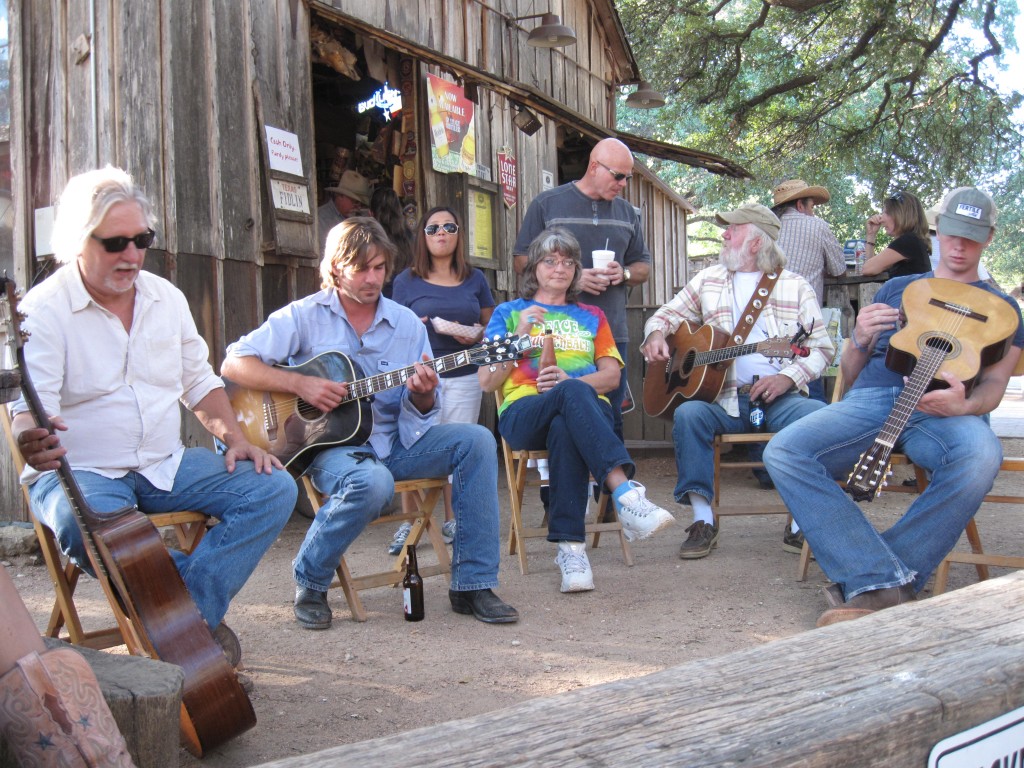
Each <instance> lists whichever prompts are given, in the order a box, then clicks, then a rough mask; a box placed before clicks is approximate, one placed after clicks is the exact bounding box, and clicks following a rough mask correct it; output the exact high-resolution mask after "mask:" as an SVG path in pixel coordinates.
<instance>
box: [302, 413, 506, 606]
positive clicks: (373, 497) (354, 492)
mask: <svg viewBox="0 0 1024 768" xmlns="http://www.w3.org/2000/svg"><path fill="white" fill-rule="evenodd" d="M307 474H308V475H309V477H310V479H311V480H312V481H313V485H314V486H315V487H316V489H317V490H318V491H320V492H321V493H324V494H328V495H329V496H330V498H329V499H328V500H327V502H326V503H325V504H324V505H323V506H322V507H321V508H320V511H319V512H318V513H317V515H316V518H315V519H314V520H313V522H312V523H311V525H310V527H309V532H308V533H307V534H306V539H305V541H303V543H302V546H301V547H300V548H299V553H298V555H297V556H296V558H295V562H294V575H295V581H296V583H297V584H299V585H300V586H303V587H307V588H309V589H315V590H318V591H321V592H324V591H326V590H327V588H328V586H329V585H330V583H331V580H332V578H333V576H334V569H335V568H337V567H338V561H339V560H340V558H341V555H342V554H344V552H345V550H346V549H348V547H349V545H350V544H351V543H352V542H353V541H355V539H356V537H357V536H359V534H360V532H362V530H363V528H365V527H366V525H367V524H368V523H369V522H370V521H372V520H374V519H375V518H376V517H377V516H378V515H380V513H381V510H383V509H384V508H385V507H386V506H387V505H388V504H390V503H391V498H392V496H393V495H394V487H395V483H394V481H395V480H415V479H422V478H430V477H447V476H448V475H451V483H452V509H453V511H454V512H455V520H456V523H457V525H456V528H455V539H454V541H453V542H452V578H451V588H452V589H453V590H455V591H457V592H462V591H468V590H475V589H493V588H494V587H496V586H498V561H499V548H500V542H499V532H498V461H497V447H496V446H495V443H494V436H493V435H492V434H491V433H490V432H489V431H488V430H487V429H486V428H484V427H481V426H479V425H477V424H435V425H433V426H432V427H430V429H428V430H427V431H426V432H424V433H423V435H422V436H420V438H419V439H418V440H417V441H416V442H415V443H414V444H413V445H412V446H410V447H409V448H406V447H404V446H403V445H402V443H401V442H400V441H399V440H397V439H396V440H395V442H394V444H393V445H392V447H391V454H390V455H389V456H388V457H387V458H385V459H383V460H381V459H378V458H376V456H375V454H374V453H373V451H372V449H370V448H369V446H359V447H342V448H331V449H329V450H326V451H322V452H321V453H320V454H319V455H318V456H317V457H316V458H315V459H314V460H313V463H312V465H311V466H310V468H309V469H308V470H307Z"/></svg>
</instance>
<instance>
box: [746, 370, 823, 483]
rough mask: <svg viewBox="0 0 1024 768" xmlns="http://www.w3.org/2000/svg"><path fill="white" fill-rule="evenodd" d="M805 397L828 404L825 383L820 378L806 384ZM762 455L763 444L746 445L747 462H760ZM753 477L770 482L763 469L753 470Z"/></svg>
mask: <svg viewBox="0 0 1024 768" xmlns="http://www.w3.org/2000/svg"><path fill="white" fill-rule="evenodd" d="M807 396H808V397H809V398H810V399H811V400H818V401H820V402H822V403H825V404H826V405H827V404H828V400H826V399H825V382H824V381H823V380H822V379H821V378H817V379H812V380H811V381H809V382H807ZM763 455H764V443H750V444H749V445H747V460H748V461H761V457H762V456H763ZM753 472H754V477H756V478H757V479H758V480H770V479H771V478H770V477H769V475H768V472H767V471H766V470H764V469H760V468H758V469H754V470H753Z"/></svg>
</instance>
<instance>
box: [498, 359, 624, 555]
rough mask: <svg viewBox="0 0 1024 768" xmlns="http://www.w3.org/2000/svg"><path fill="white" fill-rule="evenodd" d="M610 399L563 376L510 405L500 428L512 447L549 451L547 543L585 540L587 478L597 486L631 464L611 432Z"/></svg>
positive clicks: (581, 382)
mask: <svg viewBox="0 0 1024 768" xmlns="http://www.w3.org/2000/svg"><path fill="white" fill-rule="evenodd" d="M613 410H614V408H611V407H609V405H608V403H606V402H604V401H603V400H601V399H600V398H599V397H598V394H597V391H596V390H595V389H594V388H593V387H592V386H590V385H589V384H587V383H586V382H583V381H579V380H577V379H567V380H566V381H563V382H561V383H559V384H558V385H557V386H556V387H555V388H554V389H551V390H548V391H547V392H545V393H544V394H542V395H532V396H530V397H524V398H522V399H521V400H516V401H515V402H514V403H511V404H510V405H509V407H508V408H506V409H505V411H504V413H502V414H501V418H500V419H499V420H498V431H499V432H500V433H501V436H502V437H504V438H505V440H507V441H508V444H509V445H510V446H511V447H512V448H514V449H516V450H531V451H541V450H547V451H548V467H549V469H550V472H551V475H550V481H549V482H550V490H549V491H548V493H549V496H548V541H584V540H585V536H584V525H585V523H584V520H583V518H584V517H585V516H586V513H587V503H588V498H589V483H590V476H591V475H593V476H594V479H595V480H596V481H597V483H598V486H599V487H600V486H601V485H603V484H604V480H605V477H606V476H607V474H608V472H609V471H611V470H612V469H615V467H619V466H621V467H622V468H623V470H624V471H625V472H626V474H627V475H628V476H630V477H632V475H633V472H634V471H635V467H634V466H633V460H632V459H631V458H630V457H629V454H628V453H626V447H625V446H624V445H623V444H622V441H621V440H619V439H618V438H617V437H616V436H615V433H614V432H613V431H612V411H613Z"/></svg>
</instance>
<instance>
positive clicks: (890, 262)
mask: <svg viewBox="0 0 1024 768" xmlns="http://www.w3.org/2000/svg"><path fill="white" fill-rule="evenodd" d="M881 227H884V228H885V231H886V234H888V235H889V236H890V237H892V238H893V240H892V241H890V242H889V244H888V245H887V246H886V247H885V248H883V249H882V250H881V251H877V252H876V250H875V249H876V239H877V237H878V230H879V228H881ZM866 242H867V251H866V254H865V255H866V257H867V260H866V261H865V262H864V268H863V270H862V272H863V274H865V275H878V274H881V273H882V272H888V273H889V277H902V276H904V275H917V274H921V273H924V272H929V271H931V268H932V264H931V252H932V245H931V239H930V238H929V236H928V219H927V218H926V217H925V213H924V206H923V205H921V201H920V200H918V199H917V197H915V196H914V195H912V194H910V193H909V192H897V193H896V194H895V195H893V196H892V197H890V198H889V199H888V200H886V201H885V203H883V205H882V212H881V213H876V214H875V215H874V216H872V217H871V218H869V219H868V221H867V238H866Z"/></svg>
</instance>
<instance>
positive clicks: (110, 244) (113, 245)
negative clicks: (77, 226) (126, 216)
mask: <svg viewBox="0 0 1024 768" xmlns="http://www.w3.org/2000/svg"><path fill="white" fill-rule="evenodd" d="M89 237H91V238H92V239H93V240H97V241H98V242H99V244H100V245H102V246H103V250H105V251H106V252H107V253H121V252H122V251H124V250H125V249H126V248H127V247H128V243H135V247H136V248H138V249H139V250H140V251H144V250H146V249H147V248H149V246H151V245H152V244H153V241H154V240H155V239H156V232H154V231H153V230H152V229H147V230H146V231H145V232H142V233H140V234H138V235H136V236H135V237H96V235H89Z"/></svg>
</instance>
